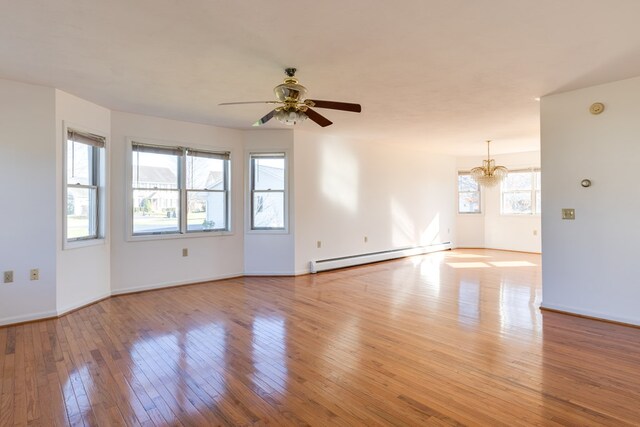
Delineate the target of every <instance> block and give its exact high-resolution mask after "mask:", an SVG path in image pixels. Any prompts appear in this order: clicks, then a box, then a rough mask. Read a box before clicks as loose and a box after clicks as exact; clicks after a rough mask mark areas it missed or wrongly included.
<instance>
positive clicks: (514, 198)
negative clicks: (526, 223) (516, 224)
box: [500, 169, 541, 215]
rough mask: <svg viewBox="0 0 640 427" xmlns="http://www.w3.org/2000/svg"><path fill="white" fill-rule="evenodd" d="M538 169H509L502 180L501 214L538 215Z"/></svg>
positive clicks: (539, 204) (539, 209) (539, 205)
mask: <svg viewBox="0 0 640 427" xmlns="http://www.w3.org/2000/svg"><path fill="white" fill-rule="evenodd" d="M540 178H541V176H540V169H530V170H516V171H510V172H509V175H508V176H507V177H506V178H505V179H504V181H502V185H501V191H500V197H501V210H500V211H501V213H502V214H503V215H538V214H540V212H541V199H540V181H541V180H540Z"/></svg>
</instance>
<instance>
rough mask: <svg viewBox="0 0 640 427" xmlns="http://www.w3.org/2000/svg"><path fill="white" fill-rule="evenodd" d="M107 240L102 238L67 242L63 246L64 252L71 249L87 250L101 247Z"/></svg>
mask: <svg viewBox="0 0 640 427" xmlns="http://www.w3.org/2000/svg"><path fill="white" fill-rule="evenodd" d="M105 241H106V239H105V238H104V237H100V238H98V239H86V240H73V241H71V242H69V241H67V240H65V241H64V243H63V244H62V250H65V251H66V250H71V249H80V248H87V247H89V246H99V245H104V244H105Z"/></svg>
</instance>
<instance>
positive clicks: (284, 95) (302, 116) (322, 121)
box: [219, 68, 362, 127]
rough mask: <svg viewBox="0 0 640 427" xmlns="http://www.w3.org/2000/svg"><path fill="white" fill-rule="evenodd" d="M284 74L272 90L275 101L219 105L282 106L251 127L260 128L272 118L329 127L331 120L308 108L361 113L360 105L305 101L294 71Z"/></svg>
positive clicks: (289, 69) (287, 123) (305, 93)
mask: <svg viewBox="0 0 640 427" xmlns="http://www.w3.org/2000/svg"><path fill="white" fill-rule="evenodd" d="M284 72H285V73H286V75H287V78H286V79H284V82H283V83H282V84H279V85H278V86H276V87H275V88H274V89H273V92H274V94H275V96H276V99H277V100H276V101H256V102H223V103H221V104H219V105H234V104H283V105H280V106H278V107H276V108H274V109H273V110H271V111H270V112H268V113H267V114H265V115H264V116H263V117H262V118H260V119H259V120H258V121H257V122H255V123H254V124H253V126H262V125H263V124H265V123H267V122H268V121H269V120H271V119H272V118H274V117H275V119H276V120H278V121H279V122H280V123H284V124H285V125H289V126H293V125H295V124H298V123H301V122H303V121H305V120H306V119H307V118H309V119H311V120H312V121H314V122H315V123H317V124H318V125H320V126H322V127H326V126H329V125H331V124H332V123H333V122H332V121H331V120H329V119H327V118H326V117H324V116H323V115H321V114H320V113H318V112H316V111H315V110H312V109H311V108H310V107H316V108H328V109H332V110H341V111H350V112H353V113H359V112H361V111H362V107H361V106H360V104H351V103H348V102H336V101H320V100H317V99H306V96H307V88H306V87H304V86H302V85H301V84H300V83H298V79H296V78H295V74H296V69H295V68H286V69H285V70H284Z"/></svg>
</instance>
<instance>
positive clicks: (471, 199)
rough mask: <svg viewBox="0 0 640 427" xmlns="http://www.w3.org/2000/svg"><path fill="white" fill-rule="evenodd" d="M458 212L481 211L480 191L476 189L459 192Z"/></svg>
mask: <svg viewBox="0 0 640 427" xmlns="http://www.w3.org/2000/svg"><path fill="white" fill-rule="evenodd" d="M458 212H460V213H477V212H480V193H478V192H475V191H474V192H468V193H458Z"/></svg>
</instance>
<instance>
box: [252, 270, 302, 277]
mask: <svg viewBox="0 0 640 427" xmlns="http://www.w3.org/2000/svg"><path fill="white" fill-rule="evenodd" d="M244 275H245V276H247V277H252V276H295V273H294V272H292V271H252V272H251V273H244Z"/></svg>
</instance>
